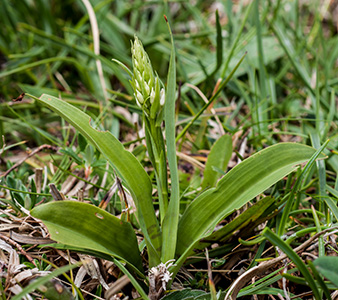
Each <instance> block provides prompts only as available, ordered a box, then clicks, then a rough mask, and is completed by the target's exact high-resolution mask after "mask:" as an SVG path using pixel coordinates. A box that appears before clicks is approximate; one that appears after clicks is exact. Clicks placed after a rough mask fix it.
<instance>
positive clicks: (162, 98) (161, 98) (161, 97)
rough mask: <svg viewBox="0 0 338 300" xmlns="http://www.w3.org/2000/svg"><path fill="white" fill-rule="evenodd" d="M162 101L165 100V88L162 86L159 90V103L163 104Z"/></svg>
mask: <svg viewBox="0 0 338 300" xmlns="http://www.w3.org/2000/svg"><path fill="white" fill-rule="evenodd" d="M164 102H165V90H164V88H162V89H161V92H160V105H161V106H163V105H164Z"/></svg>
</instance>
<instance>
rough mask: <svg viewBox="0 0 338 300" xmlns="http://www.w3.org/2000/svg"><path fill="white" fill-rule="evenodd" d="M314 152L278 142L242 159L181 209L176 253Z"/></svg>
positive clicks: (313, 150) (305, 147)
mask: <svg viewBox="0 0 338 300" xmlns="http://www.w3.org/2000/svg"><path fill="white" fill-rule="evenodd" d="M315 151H316V150H315V149H313V148H311V147H308V146H305V145H300V144H294V143H280V144H277V145H274V146H271V147H268V148H266V149H264V150H262V151H260V152H258V153H256V154H254V155H252V156H251V157H249V158H248V159H246V160H244V161H242V162H241V163H240V164H239V165H237V166H236V167H234V168H233V169H232V170H231V171H229V172H228V173H227V174H226V175H225V176H224V177H223V178H222V179H221V180H220V181H219V182H218V184H217V186H216V188H212V189H209V190H207V191H206V192H204V193H202V194H201V195H200V196H198V197H197V198H196V199H195V200H194V201H193V202H192V204H191V205H190V206H189V207H188V208H187V210H186V211H185V212H184V214H183V216H182V218H181V220H180V222H179V227H178V242H177V253H178V254H182V253H183V252H184V251H185V249H187V248H189V247H190V245H191V244H193V243H194V242H195V241H197V240H200V239H201V238H202V237H204V236H206V234H208V231H210V230H212V229H213V228H214V227H215V225H216V224H217V223H218V222H219V221H220V220H222V219H223V218H225V217H226V216H227V215H229V214H230V213H231V212H232V211H233V210H235V209H239V208H240V207H241V206H243V205H244V204H245V203H247V202H248V201H249V200H251V199H252V198H254V197H256V196H257V195H259V194H260V193H262V192H264V191H265V190H266V189H267V188H269V187H270V186H271V185H273V184H274V183H276V182H277V181H279V180H281V179H282V178H283V177H284V176H286V175H287V174H289V173H291V172H292V171H293V170H295V169H296V166H297V165H299V164H301V163H304V162H306V161H307V160H309V159H310V158H311V156H312V155H313V154H314V153H315ZM321 157H323V156H321Z"/></svg>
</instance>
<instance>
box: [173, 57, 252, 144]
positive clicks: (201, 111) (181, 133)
mask: <svg viewBox="0 0 338 300" xmlns="http://www.w3.org/2000/svg"><path fill="white" fill-rule="evenodd" d="M245 55H246V53H245V54H244V55H243V56H242V58H241V59H240V60H239V62H238V63H237V65H236V67H235V68H234V69H233V70H232V71H231V73H230V74H229V76H228V77H227V78H226V79H225V80H224V81H223V82H222V83H221V84H220V85H219V88H218V89H217V91H216V93H215V94H214V95H213V96H212V97H211V98H210V100H209V101H208V103H206V104H204V106H203V107H202V108H201V110H200V111H199V112H198V113H197V114H196V115H195V116H194V117H193V118H192V119H191V121H190V122H189V123H188V124H187V125H186V126H185V127H184V128H183V130H182V131H181V132H180V133H179V134H178V135H177V137H176V142H177V141H179V140H180V138H182V137H183V136H184V135H185V133H186V132H187V131H188V129H189V128H190V126H191V125H192V124H194V122H195V121H196V120H197V119H198V118H199V117H200V116H201V115H202V113H203V112H204V111H205V110H206V109H207V108H208V107H209V105H210V104H211V103H212V102H213V101H214V100H215V99H216V98H217V97H218V95H219V93H220V92H221V91H222V90H223V89H224V88H225V86H226V85H227V84H228V82H229V81H230V79H231V78H232V76H233V75H234V74H235V72H236V70H237V69H238V68H239V66H240V65H241V63H242V61H243V60H244V58H245Z"/></svg>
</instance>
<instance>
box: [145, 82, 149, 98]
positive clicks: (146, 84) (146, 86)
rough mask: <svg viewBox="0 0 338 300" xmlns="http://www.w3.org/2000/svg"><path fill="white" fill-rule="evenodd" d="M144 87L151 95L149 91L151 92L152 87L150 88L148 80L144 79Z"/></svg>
mask: <svg viewBox="0 0 338 300" xmlns="http://www.w3.org/2000/svg"><path fill="white" fill-rule="evenodd" d="M144 89H145V90H146V92H147V95H149V93H150V88H149V85H148V83H147V82H146V81H144Z"/></svg>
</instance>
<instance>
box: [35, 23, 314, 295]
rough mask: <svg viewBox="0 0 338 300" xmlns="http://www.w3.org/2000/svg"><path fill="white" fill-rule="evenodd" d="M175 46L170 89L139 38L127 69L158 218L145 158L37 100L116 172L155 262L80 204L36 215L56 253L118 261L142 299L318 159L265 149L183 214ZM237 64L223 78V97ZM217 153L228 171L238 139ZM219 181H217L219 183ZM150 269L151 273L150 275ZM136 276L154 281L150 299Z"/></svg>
mask: <svg viewBox="0 0 338 300" xmlns="http://www.w3.org/2000/svg"><path fill="white" fill-rule="evenodd" d="M168 27H169V26H168ZM169 32H170V28H169ZM170 33H171V32H170ZM171 43H172V49H171V58H170V64H169V71H168V78H167V84H166V87H165V86H164V85H163V84H162V82H161V80H160V78H159V76H158V75H157V74H156V72H154V70H153V68H152V65H151V62H150V58H149V57H148V54H147V53H146V51H145V50H144V48H143V46H142V43H141V41H140V40H139V39H138V38H137V37H135V39H134V42H133V43H132V46H131V52H132V66H133V70H132V71H130V70H129V69H127V71H128V73H129V75H130V78H131V80H130V82H131V85H132V87H133V91H134V97H135V101H136V103H137V105H138V106H139V107H141V109H142V115H143V124H144V130H145V138H146V145H147V150H148V155H149V159H150V161H151V163H152V165H153V168H154V173H155V177H156V190H157V195H158V199H159V218H158V217H157V216H156V211H155V207H154V204H153V185H152V182H151V180H150V177H149V175H148V174H147V172H146V171H145V169H144V168H143V166H142V165H141V163H140V162H139V161H138V159H137V158H136V157H134V156H133V154H132V153H130V152H129V151H127V150H126V149H124V147H123V145H122V144H121V143H120V142H119V141H118V140H117V139H116V138H115V137H114V136H113V135H112V134H111V133H110V132H108V131H106V132H103V131H98V130H96V129H94V128H93V127H91V125H90V117H89V116H88V115H87V114H86V113H84V112H83V111H82V110H80V109H78V108H76V107H74V106H72V105H70V104H68V103H67V102H65V101H63V100H61V99H58V98H55V97H52V96H49V95H42V96H41V97H40V98H35V97H33V96H31V97H32V98H34V99H36V101H38V102H39V103H41V104H43V105H46V106H47V107H49V108H51V109H52V110H54V111H55V112H56V113H57V114H59V115H60V116H61V117H62V118H64V119H65V120H66V121H67V122H69V123H70V124H71V125H73V126H74V127H75V128H76V129H77V130H78V131H79V132H80V133H81V134H82V135H83V136H84V137H85V138H86V139H87V140H88V141H90V142H91V144H93V145H94V147H96V148H97V149H98V150H99V151H100V152H101V153H102V155H103V156H104V157H105V158H106V159H107V161H108V162H109V163H110V165H111V166H112V168H113V169H114V170H115V171H116V174H117V176H118V177H119V178H120V179H121V181H122V183H123V186H124V188H125V189H126V190H128V191H129V193H130V194H131V196H132V198H133V200H134V203H135V206H136V212H135V217H136V219H137V223H138V226H139V229H140V232H141V233H142V235H143V239H144V243H145V248H144V249H145V251H146V253H147V258H148V264H147V265H145V264H144V262H143V261H142V258H141V256H140V251H142V249H143V248H142V247H141V246H140V245H139V244H138V241H137V238H136V234H135V231H134V228H133V226H132V225H131V223H130V222H129V221H128V220H126V221H125V220H121V219H119V218H117V217H116V216H114V215H112V214H110V213H108V212H107V211H105V210H103V209H101V208H99V207H96V206H94V205H91V204H88V203H83V202H77V201H68V200H67V201H54V202H49V203H47V204H43V205H39V206H37V207H35V208H34V209H33V210H32V211H31V215H32V216H34V217H36V218H38V219H40V220H42V221H43V222H44V223H45V225H46V226H47V228H48V229H49V232H50V235H51V238H52V239H54V240H56V241H57V242H58V243H59V244H57V245H54V246H55V247H67V248H68V249H73V250H77V251H82V252H85V253H89V254H91V255H95V256H97V257H102V258H105V259H109V260H113V261H114V262H115V263H116V264H117V265H118V266H119V267H120V268H121V270H122V271H123V272H125V273H126V274H127V275H128V276H129V277H130V279H131V282H132V283H133V285H134V286H135V288H136V289H137V290H138V292H139V293H140V295H141V296H142V297H143V299H149V298H150V299H159V298H160V297H161V295H162V294H163V292H164V291H165V290H166V288H167V287H168V284H170V283H171V281H172V280H173V279H174V277H175V275H176V274H177V272H178V271H179V269H180V267H181V266H182V264H183V263H184V261H185V260H186V258H187V257H188V256H189V255H191V254H192V253H194V248H198V246H199V245H200V243H201V240H202V239H203V238H205V239H204V242H203V243H204V244H203V245H205V243H206V242H205V241H207V240H208V237H210V236H211V237H212V235H213V233H212V232H213V230H214V229H215V227H216V225H217V223H218V222H219V221H221V220H222V219H223V218H225V217H226V216H228V215H229V214H230V213H232V212H233V211H234V210H235V209H238V208H240V207H241V206H243V205H244V204H246V203H247V202H248V201H250V200H251V199H252V198H254V197H256V196H257V195H259V194H260V193H262V192H263V191H264V190H266V189H267V188H269V187H270V186H271V185H272V184H274V183H276V182H277V181H278V180H280V179H282V178H283V177H284V176H286V175H287V174H289V173H291V172H292V171H294V170H295V169H296V168H297V165H298V164H301V163H303V162H305V161H307V160H309V159H310V158H311V157H312V156H313V155H314V154H315V153H316V151H315V150H314V149H313V148H311V147H308V146H304V145H300V144H294V143H281V144H277V145H275V146H271V147H269V148H267V149H264V150H262V151H260V152H259V153H257V154H255V155H253V156H251V157H250V158H248V159H246V160H244V161H243V162H241V163H240V164H239V165H237V166H236V167H235V168H233V169H232V170H231V171H229V172H228V173H227V174H226V175H224V176H223V177H222V178H221V179H220V180H219V181H218V183H217V184H213V185H211V186H208V187H207V188H206V189H205V190H204V191H203V192H202V193H200V194H199V195H198V196H197V197H196V199H194V200H193V201H192V203H191V204H190V205H189V206H188V207H187V208H186V209H185V211H184V212H183V214H182V215H181V216H180V214H179V211H180V188H179V178H178V170H177V156H176V141H175V138H176V136H175V132H176V127H175V126H176V125H175V100H176V99H175V97H176V65H175V48H174V42H173V37H172V34H171ZM238 66H239V64H238V65H237V66H236V68H235V70H233V71H232V72H231V73H230V75H229V76H228V77H227V78H225V79H223V81H222V84H220V87H219V90H218V91H217V93H216V95H218V94H219V92H220V91H221V89H222V88H223V87H224V86H225V84H226V83H227V82H228V81H229V80H230V78H231V76H232V75H233V74H234V72H235V71H236V69H237V68H238ZM163 121H164V124H165V126H164V131H165V139H164V133H163ZM229 141H230V142H229ZM215 145H216V144H215ZM214 149H215V150H213V149H212V150H211V153H210V157H209V158H208V162H207V164H208V165H209V170H211V167H212V166H215V167H218V164H219V161H220V160H222V165H223V166H226V165H227V162H228V159H229V158H230V155H229V151H230V153H231V152H232V145H231V137H230V136H228V135H225V136H223V137H221V138H220V139H219V141H217V147H215V148H214ZM225 157H227V159H225ZM167 165H168V166H169V170H168V167H167ZM169 175H170V177H169ZM205 176H211V177H213V178H216V179H218V178H219V177H220V176H221V175H220V173H219V172H216V171H215V172H208V175H207V174H205ZM216 179H215V180H210V182H216V181H217V180H216ZM169 183H170V184H169ZM228 234H229V233H228ZM140 249H141V250H140ZM145 266H146V268H148V269H149V270H150V271H149V274H148V276H147V272H145V269H144V268H145ZM135 275H136V276H135ZM136 278H141V279H142V280H144V281H145V282H147V283H148V287H149V293H148V294H147V292H146V291H145V289H144V285H143V287H141V285H140V284H139V281H138V280H139V279H138V280H136Z"/></svg>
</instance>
